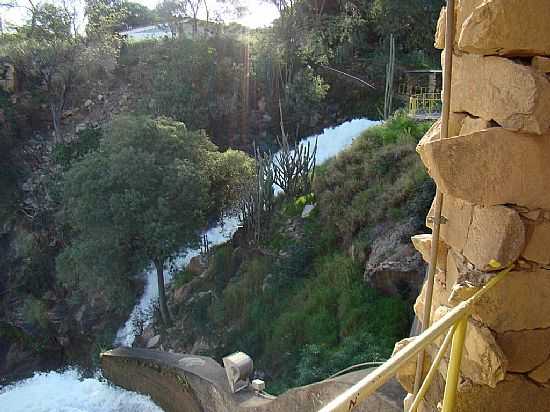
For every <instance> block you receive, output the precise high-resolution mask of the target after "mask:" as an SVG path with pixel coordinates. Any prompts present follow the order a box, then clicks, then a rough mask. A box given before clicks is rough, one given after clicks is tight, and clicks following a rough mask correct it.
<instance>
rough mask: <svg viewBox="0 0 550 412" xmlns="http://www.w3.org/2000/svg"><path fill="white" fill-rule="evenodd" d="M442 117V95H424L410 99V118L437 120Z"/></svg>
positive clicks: (413, 96)
mask: <svg viewBox="0 0 550 412" xmlns="http://www.w3.org/2000/svg"><path fill="white" fill-rule="evenodd" d="M440 115H441V93H422V94H414V95H412V96H410V97H409V116H411V117H415V118H423V119H437V118H438V117H439V116H440Z"/></svg>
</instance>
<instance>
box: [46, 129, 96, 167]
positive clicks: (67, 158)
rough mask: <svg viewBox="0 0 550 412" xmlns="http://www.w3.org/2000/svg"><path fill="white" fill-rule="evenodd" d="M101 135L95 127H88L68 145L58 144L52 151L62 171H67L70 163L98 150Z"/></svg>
mask: <svg viewBox="0 0 550 412" xmlns="http://www.w3.org/2000/svg"><path fill="white" fill-rule="evenodd" d="M102 136H103V133H102V131H101V129H99V128H97V127H88V128H86V129H84V130H81V131H80V132H78V134H77V138H76V139H75V140H73V141H71V142H69V143H59V144H57V145H55V147H54V149H53V157H54V160H55V162H56V163H57V164H59V165H61V167H62V168H63V169H64V170H67V169H69V167H70V166H71V163H72V162H74V161H75V160H78V159H81V158H82V157H84V155H85V154H86V153H89V152H92V151H94V150H97V149H98V148H99V141H100V140H101V137H102Z"/></svg>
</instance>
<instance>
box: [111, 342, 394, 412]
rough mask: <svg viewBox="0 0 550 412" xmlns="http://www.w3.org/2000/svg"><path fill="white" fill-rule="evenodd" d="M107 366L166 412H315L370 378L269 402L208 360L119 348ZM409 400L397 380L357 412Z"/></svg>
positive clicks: (333, 382)
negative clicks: (232, 386)
mask: <svg viewBox="0 0 550 412" xmlns="http://www.w3.org/2000/svg"><path fill="white" fill-rule="evenodd" d="M101 367H102V369H103V375H104V376H105V377H107V378H108V379H109V380H110V381H111V382H113V383H114V384H116V385H118V386H121V387H123V388H126V389H129V390H132V391H136V392H140V393H143V394H146V395H150V396H151V398H152V399H153V400H154V401H155V402H156V403H157V404H158V405H159V406H160V407H162V408H163V409H164V410H165V411H166V412H200V411H208V412H314V411H317V410H318V409H319V408H321V407H322V406H323V405H325V404H326V403H328V402H329V401H330V400H332V399H333V398H335V397H336V396H337V395H338V394H340V393H342V392H343V391H345V390H346V389H347V388H349V387H350V386H352V385H353V384H354V383H356V382H357V381H358V380H359V379H361V378H362V377H364V376H365V375H366V374H367V373H368V371H358V372H353V373H349V374H346V375H343V376H341V377H338V378H335V379H329V380H326V381H323V382H319V383H314V384H312V385H308V386H304V387H300V388H295V389H291V390H289V391H287V392H285V393H284V394H282V395H281V396H279V397H272V398H266V397H263V396H260V395H257V394H256V393H254V392H253V391H252V390H243V391H241V392H238V393H236V394H233V393H231V392H230V390H229V384H228V382H227V378H226V375H225V371H224V369H223V368H222V367H221V366H220V365H219V364H218V363H217V362H215V361H214V360H213V359H211V358H207V357H202V356H194V355H184V354H177V353H168V352H160V351H155V350H148V349H131V348H117V349H113V350H111V351H108V352H105V353H103V354H102V355H101ZM403 397H404V392H403V390H402V389H401V388H400V386H399V384H398V383H397V382H396V381H392V382H390V383H388V384H386V385H385V386H384V387H383V388H382V389H381V390H380V391H379V392H377V393H376V394H375V395H374V396H372V397H371V399H369V400H368V401H367V402H365V403H364V404H363V405H361V407H359V408H358V409H357V411H359V412H398V411H401V404H402V399H403Z"/></svg>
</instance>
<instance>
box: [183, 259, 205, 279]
mask: <svg viewBox="0 0 550 412" xmlns="http://www.w3.org/2000/svg"><path fill="white" fill-rule="evenodd" d="M206 269H208V259H207V258H206V257H205V256H202V255H197V256H194V257H192V258H191V260H190V261H189V264H188V265H187V268H186V270H187V271H188V272H191V273H192V274H193V275H195V276H198V275H200V274H202V272H204V271H205V270H206Z"/></svg>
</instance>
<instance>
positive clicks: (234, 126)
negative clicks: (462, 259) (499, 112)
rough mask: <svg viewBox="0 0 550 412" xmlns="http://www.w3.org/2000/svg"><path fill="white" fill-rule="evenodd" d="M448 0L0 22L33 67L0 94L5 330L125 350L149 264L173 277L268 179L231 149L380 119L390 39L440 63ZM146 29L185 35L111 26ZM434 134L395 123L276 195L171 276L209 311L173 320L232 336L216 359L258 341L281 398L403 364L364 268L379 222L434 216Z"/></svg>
mask: <svg viewBox="0 0 550 412" xmlns="http://www.w3.org/2000/svg"><path fill="white" fill-rule="evenodd" d="M442 3H443V1H442V0H413V1H409V2H407V4H403V1H397V0H358V1H347V0H346V1H342V2H339V3H331V4H325V3H322V4H321V3H316V2H313V3H312V2H308V1H305V0H299V1H294V2H279V1H278V2H277V5H278V7H279V9H280V12H281V17H280V18H279V19H278V20H277V21H275V22H274V24H273V26H272V27H270V28H264V29H257V30H245V29H244V28H242V27H240V26H238V25H236V24H234V25H223V24H220V23H217V22H216V23H212V22H210V23H208V22H203V21H199V20H198V18H197V16H198V14H197V11H198V9H199V8H201V7H202V8H207V7H208V0H207V1H198V2H197V1H196V0H165V1H163V2H162V3H161V4H160V5H159V6H158V7H157V9H156V10H154V11H153V10H148V9H146V8H144V7H143V6H141V5H138V4H136V3H132V2H126V1H123V0H86V1H85V6H84V7H85V10H84V11H85V14H86V17H87V22H86V26H85V27H80V28H78V27H77V25H78V19H77V13H75V10H73V9H71V7H69V4H70V2H69V3H65V2H62V3H55V4H52V3H50V2H46V3H40V2H39V3H36V4H34V3H29V6H28V15H27V17H28V18H27V20H26V21H25V22H24V23H23V24H21V25H19V26H17V27H13V28H7V29H5V30H4V31H2V32H1V33H0V57H1V59H2V63H4V61H5V62H8V63H9V64H13V66H14V68H15V72H16V90H15V93H13V94H10V93H7V92H4V91H0V227H1V228H2V232H1V233H0V265H1V266H2V267H3V268H6V273H7V274H6V276H4V277H2V279H0V319H10V321H9V322H7V324H6V325H5V327H4V326H2V327H1V328H0V329H1V330H0V333H4V332H5V331H8V330H9V333H8V332H5V335H6V336H9V340H8V342H15V341H17V342H19V341H21V342H25V345H27V344H28V345H30V347H31V348H32V349H33V350H36V351H38V350H42V349H43V348H44V347H45V346H46V345H42V344H41V345H34V346H33V345H32V344H31V343H32V341H33V339H34V334H39V335H40V336H41V337H43V338H44V339H43V341H44V342H46V341H47V342H53V344H52V345H53V347H54V349H55V350H58V351H59V350H61V342H70V343H69V345H70V346H71V348H72V349H74V348H75V347H77V346H80V345H81V342H82V339H85V340H86V342H88V344H89V345H91V346H93V347H95V350H96V351H97V348H98V347H103V346H105V345H108V344H109V343H110V342H111V341H112V337H113V333H114V330H116V328H117V327H118V326H119V325H120V322H121V321H122V320H123V319H124V318H125V317H126V316H127V314H128V312H129V309H130V307H131V306H132V304H133V303H134V302H135V299H136V294H137V291H138V290H139V289H140V285H139V283H138V282H137V281H136V278H135V275H136V274H137V273H139V272H140V271H141V270H143V269H144V268H145V267H146V266H147V264H149V262H150V261H151V260H152V261H154V263H155V266H156V268H157V273H158V277H159V279H160V281H161V283H162V277H163V275H164V266H165V263H166V262H168V261H169V260H170V258H171V256H173V254H174V253H175V252H176V250H178V249H179V248H181V247H183V246H189V245H192V244H196V243H198V241H199V238H198V236H197V234H198V233H199V231H200V229H201V228H203V227H204V226H205V225H206V224H207V223H212V222H214V221H215V220H217V219H219V217H220V216H221V215H222V214H223V213H224V212H227V211H235V210H238V211H240V212H242V210H241V207H242V205H243V203H246V201H248V200H250V197H251V195H252V197H254V196H253V195H254V194H257V192H259V189H258V188H256V189H254V188H253V186H254V185H253V184H252V182H251V180H250V177H251V176H252V175H253V174H254V165H253V163H252V161H251V159H250V157H249V156H248V155H247V154H245V153H244V152H241V151H238V150H235V149H242V150H244V151H246V152H248V153H254V151H255V149H258V150H259V152H260V153H261V155H262V156H263V155H264V154H265V152H267V151H269V150H273V149H274V147H275V146H277V145H278V140H277V139H276V137H277V136H278V135H279V134H280V130H281V123H284V125H285V128H286V130H287V131H289V141H290V143H292V142H293V141H294V140H295V139H297V138H298V137H300V136H303V135H305V134H310V133H311V132H313V131H316V130H318V129H319V128H320V127H322V126H326V125H334V124H336V123H338V122H340V121H341V120H343V119H346V118H349V117H352V116H362V117H364V116H368V117H370V118H373V119H374V118H376V117H378V115H379V112H380V109H381V107H380V106H381V104H380V101H381V98H382V96H381V90H383V89H384V87H383V85H384V72H385V70H384V67H385V64H386V61H387V52H386V49H387V47H386V46H387V44H386V43H387V38H388V36H389V34H390V33H393V34H395V36H396V38H397V49H398V50H397V66H398V67H397V69H398V74H399V71H400V70H404V69H408V68H421V67H433V66H434V65H435V64H436V61H437V55H436V53H435V51H433V50H432V46H431V43H432V38H433V29H434V27H435V20H436V17H437V14H438V12H439V8H440V6H441V5H442ZM227 4H228V5H229V3H227ZM231 5H232V6H233V5H235V4H234V3H233V2H232V3H231ZM3 6H4V5H0V7H3ZM236 6H237V7H238V4H236ZM187 18H190V19H191V21H192V23H193V27H192V33H191V34H190V35H188V36H185V35H181V28H182V26H183V24H184V22H185V21H186V19H187ZM145 24H162V25H165V26H168V28H169V29H170V31H171V33H172V36H171V38H170V39H162V40H158V41H143V42H126V41H125V40H124V39H122V38H121V37H120V36H119V35H117V33H116V32H117V31H120V30H125V29H130V28H133V27H136V26H140V25H145ZM199 29H200V30H199ZM178 30H179V33H180V35H177V34H178ZM205 33H206V34H205ZM247 56H249V57H247ZM341 71H343V72H346V73H349V74H351V75H353V76H358V77H360V78H362V79H364V80H366V81H368V82H369V83H372V84H373V85H374V86H375V87H376V90H373V89H371V88H368V87H363V85H361V84H360V83H358V82H357V81H356V80H350V77H346V76H342V75H341V73H340V72H341ZM129 113H132V115H129ZM184 124H185V126H184ZM92 125H93V126H92ZM426 127H427V125H425V124H415V123H413V122H411V121H409V120H407V119H406V118H404V117H400V116H398V117H396V118H394V119H393V120H391V121H390V122H389V123H387V124H386V125H385V126H384V127H380V128H374V129H371V130H369V131H368V132H367V133H366V134H365V135H364V136H362V137H361V138H360V139H358V141H357V142H356V143H355V144H354V145H353V147H352V149H351V150H349V151H347V152H345V153H343V154H342V155H341V156H339V157H338V158H337V159H335V160H334V161H332V162H330V163H329V164H328V165H327V166H325V167H323V168H320V170H318V172H317V176H316V179H315V182H314V187H313V193H310V192H312V189H311V187H310V185H309V181H308V184H307V185H304V187H302V186H300V187H299V189H297V191H296V193H292V194H291V195H288V196H286V198H284V199H282V198H280V199H279V200H274V199H273V196H271V193H267V194H266V198H265V199H263V201H265V203H266V204H267V203H269V207H264V206H265V205H262V206H261V207H260V209H261V210H260V211H259V212H258V213H257V214H254V213H251V214H250V216H258V217H259V219H258V221H261V225H260V224H258V226H260V227H259V228H258V231H261V232H262V233H260V234H259V235H258V236H256V237H255V239H254V240H251V241H250V242H248V241H247V242H244V245H240V246H238V247H234V246H231V245H223V246H221V247H218V248H216V249H215V250H214V251H213V256H212V257H211V259H210V267H209V269H208V270H209V275H208V277H207V280H205V281H204V282H203V284H201V282H194V281H193V282H191V281H192V280H194V278H193V276H192V275H191V274H190V272H186V271H182V272H180V273H178V274H177V275H176V278H175V286H176V287H184V286H188V285H189V284H190V283H193V284H195V283H196V284H199V287H205V290H203V292H205V294H204V295H202V296H201V297H200V299H199V298H197V300H196V302H195V303H194V304H193V307H192V308H187V307H185V306H182V307H178V308H175V309H174V313H175V314H176V315H177V317H178V319H177V320H178V322H179V321H181V322H184V321H186V320H187V319H190V320H191V322H192V327H193V329H194V330H195V331H205V330H206V331H207V332H208V330H209V329H211V333H218V335H217V336H215V340H217V341H218V342H220V346H219V348H218V350H219V353H216V355H221V354H226V353H227V352H228V351H230V350H233V349H242V350H246V351H248V352H250V353H251V354H252V355H253V356H254V357H255V358H256V359H257V360H258V365H259V366H260V368H265V370H266V371H268V373H270V374H272V378H273V379H270V381H271V382H272V383H273V388H272V389H273V390H276V391H279V390H283V389H284V387H287V386H289V385H294V384H302V383H306V382H311V381H312V380H315V379H319V378H321V377H325V376H326V375H327V374H330V373H332V372H334V371H335V370H336V369H338V368H340V367H342V366H347V364H349V363H353V362H357V361H362V360H377V359H381V358H384V357H387V356H388V354H389V352H390V351H391V346H392V343H393V341H394V340H396V339H397V338H399V337H400V336H402V335H404V334H405V333H406V328H407V322H408V316H409V315H408V310H407V309H406V307H405V304H404V303H403V302H402V301H401V300H400V299H398V298H391V297H386V296H382V295H380V294H379V293H377V292H375V291H373V290H371V289H369V288H368V287H367V286H365V284H364V283H363V280H362V277H363V275H362V272H363V266H364V260H365V258H366V256H367V255H368V253H369V248H370V245H371V243H372V241H373V239H374V237H375V233H374V231H373V228H374V227H376V225H378V224H382V223H384V222H386V221H391V222H402V221H404V220H406V219H409V218H414V219H417V220H418V221H419V222H420V221H421V218H420V216H422V215H423V214H424V213H425V209H426V208H427V206H428V204H429V200H430V196H431V194H432V191H433V187H432V184H431V182H430V181H429V179H428V178H427V176H426V174H425V172H424V169H423V168H422V166H421V165H420V163H419V161H418V159H417V157H416V155H415V153H414V145H415V143H416V142H417V140H418V138H419V136H420V135H421V134H422V132H423V131H424V130H425V128H426ZM77 130H80V131H79V132H76V131H77ZM207 136H210V137H211V138H212V142H214V143H215V145H214V144H213V143H212V142H211V141H210V140H209V138H208V137H207ZM279 141H280V140H279ZM218 147H219V148H221V149H222V150H224V151H223V152H222V151H219V150H218ZM254 154H255V153H254ZM305 175H306V177H307V173H305ZM271 177H273V176H271ZM264 183H266V182H264ZM264 186H265V187H263V188H262V189H261V190H264V189H265V188H268V189H269V190H268V191H270V190H271V182H267V184H265V185H264ZM306 186H307V188H306ZM255 190H256V191H255ZM298 192H299V193H298ZM294 196H296V197H297V198H296V199H295V198H293V197H294ZM244 197H247V199H246V200H244V201H243V198H244ZM259 197H260V196H258V198H259ZM311 202H316V203H317V210H316V211H314V212H313V214H312V215H311V216H310V217H309V218H308V219H306V220H303V219H302V218H301V217H300V216H301V211H302V209H303V207H304V205H305V204H308V203H311ZM272 207H273V208H272ZM251 244H254V247H251V246H250V245H251ZM350 247H351V249H353V250H355V251H359V253H355V252H354V253H349V250H350ZM349 255H353V256H352V257H350V256H349ZM209 291H212V293H209ZM161 297H162V288H161ZM162 300H163V299H161V301H162ZM14 302H15V304H14ZM161 303H162V304H161V305H160V309H161V311H162V312H163V313H164V316H163V317H164V318H165V320H168V319H167V318H168V311H167V309H166V305H165V304H164V303H163V302H161ZM188 309H189V310H188ZM77 318H78V319H82V322H80V321H79V322H75V321H74V320H75V319H77ZM14 319H17V320H19V319H21V320H22V322H23V323H24V325H23V326H21V325H20V324H18V323H17V322H16V321H15V320H14ZM2 331H4V332H2ZM185 333H186V336H184V337H183V339H187V340H191V339H192V338H193V336H192V335H193V333H194V332H189V331H185ZM197 333H198V332H197ZM201 333H202V332H201ZM21 336H24V338H21ZM83 336H85V337H83ZM63 351H67V353H71V349H68V348H65V347H64V348H63ZM222 352H223V353H222ZM2 364H3V362H2V359H0V365H2ZM29 364H32V362H29ZM290 365H296V368H292V367H291V366H290ZM1 372H2V371H1V370H0V373H1ZM282 382H285V384H284V385H283V384H282ZM285 385H286V386H285Z"/></svg>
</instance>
